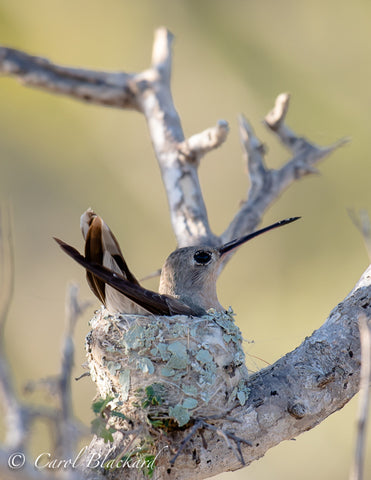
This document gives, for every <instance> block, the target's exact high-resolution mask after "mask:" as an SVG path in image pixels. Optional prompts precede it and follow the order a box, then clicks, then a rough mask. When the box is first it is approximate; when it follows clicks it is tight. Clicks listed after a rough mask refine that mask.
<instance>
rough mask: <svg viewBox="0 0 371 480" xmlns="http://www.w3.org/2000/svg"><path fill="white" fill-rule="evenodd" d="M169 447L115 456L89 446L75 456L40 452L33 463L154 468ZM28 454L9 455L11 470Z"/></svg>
mask: <svg viewBox="0 0 371 480" xmlns="http://www.w3.org/2000/svg"><path fill="white" fill-rule="evenodd" d="M168 448H169V447H168V446H164V447H163V448H162V449H161V450H159V451H158V452H157V454H156V455H151V456H147V457H143V456H140V455H137V454H136V453H135V452H128V453H126V454H125V455H124V456H119V457H115V450H114V449H111V450H109V451H108V452H107V453H106V455H100V454H98V453H95V452H87V451H88V447H87V446H85V447H83V448H82V449H81V450H80V451H79V453H78V454H77V455H76V456H75V457H74V458H68V459H63V458H57V457H54V456H53V455H52V454H51V453H49V452H42V453H40V454H39V455H38V456H37V457H36V458H35V459H34V460H33V461H32V462H31V463H33V465H34V467H35V468H36V469H37V470H67V469H77V468H79V467H84V468H90V469H98V468H104V469H105V470H113V469H119V468H130V469H138V470H143V469H149V470H153V469H154V468H155V466H156V460H157V459H158V457H159V456H160V455H161V453H163V452H164V451H165V450H167V449H168ZM26 460H27V458H26V455H25V454H24V453H22V452H14V453H12V454H11V455H9V457H8V467H9V468H10V469H11V470H20V469H21V468H23V467H24V465H25V463H26Z"/></svg>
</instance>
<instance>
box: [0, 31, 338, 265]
mask: <svg viewBox="0 0 371 480" xmlns="http://www.w3.org/2000/svg"><path fill="white" fill-rule="evenodd" d="M172 41H173V35H172V34H171V33H170V32H169V31H168V30H166V29H165V28H160V29H158V30H156V32H155V38H154V44H153V50H152V61H151V67H150V68H149V69H147V70H144V71H142V72H140V73H138V74H134V73H125V72H96V71H90V70H84V69H76V68H70V67H62V66H59V65H55V64H53V63H52V62H50V61H49V60H46V59H43V58H40V57H36V56H31V55H27V54H26V53H24V52H20V51H18V50H14V49H10V48H5V47H0V72H2V73H3V74H6V75H13V76H16V77H17V78H19V79H20V80H21V81H22V82H23V84H24V85H27V86H31V87H36V88H42V89H44V90H47V91H50V92H52V93H60V94H63V95H68V96H70V97H72V98H76V99H79V100H83V101H87V102H92V103H97V104H101V105H107V106H111V107H116V108H124V109H134V110H138V111H140V112H142V113H143V114H144V116H145V118H146V120H147V124H148V129H149V134H150V137H151V140H152V144H153V147H154V151H155V154H156V157H157V160H158V163H159V166H160V169H161V174H162V178H163V182H164V186H165V190H166V193H167V198H168V204H169V210H170V217H171V222H172V226H173V230H174V234H175V237H176V239H177V242H178V246H179V247H185V246H189V245H197V244H209V245H211V246H215V245H220V244H222V243H225V242H228V241H230V240H232V239H234V238H236V237H239V236H242V235H245V234H247V233H250V232H251V231H253V230H254V229H255V228H256V226H257V225H258V224H259V223H260V221H261V219H262V216H263V214H264V212H265V211H266V209H267V208H268V207H269V205H271V204H272V203H273V202H274V201H275V200H276V199H277V198H278V197H279V195H280V194H281V193H282V192H283V191H284V190H285V189H286V188H287V187H288V186H289V185H290V184H292V183H293V182H294V181H295V180H297V179H299V178H301V177H302V176H304V175H306V174H309V173H314V172H316V170H315V168H314V165H315V164H317V163H318V162H319V160H321V159H323V158H324V157H325V156H327V155H329V154H330V153H331V152H333V151H334V150H335V149H336V148H337V147H339V146H340V145H342V144H343V143H344V141H340V142H338V143H336V144H334V145H332V146H330V147H324V148H323V147H318V146H316V145H315V144H313V143H311V142H309V141H307V140H305V139H304V138H302V137H298V136H297V135H296V134H295V133H294V132H292V131H291V130H290V129H289V128H288V127H287V126H286V125H285V123H284V120H285V116H286V114H287V111H288V103H289V96H288V95H287V94H281V95H279V96H278V98H277V100H276V104H275V107H274V108H273V110H272V111H271V112H270V113H269V114H268V115H267V116H266V117H265V124H266V125H267V127H268V128H269V129H270V130H271V131H273V132H274V133H275V134H276V135H277V136H278V138H279V139H280V140H281V142H282V143H283V144H284V145H285V146H286V147H288V148H289V150H290V151H291V152H292V153H293V157H292V159H291V160H289V161H288V162H287V163H286V164H285V165H284V166H283V167H282V168H281V169H279V170H271V169H268V168H265V167H264V162H263V157H264V147H263V146H261V145H260V142H259V140H258V139H256V137H255V136H254V133H253V130H252V128H251V127H250V126H249V125H248V122H247V121H246V120H245V119H243V117H241V120H240V132H241V140H242V145H243V150H244V154H245V156H246V158H247V163H248V171H249V176H250V184H251V186H250V190H249V192H248V196H247V200H246V201H245V202H243V204H242V206H241V208H240V210H239V212H238V213H237V214H236V215H235V217H234V219H233V220H232V222H231V224H230V225H229V227H228V228H227V229H226V230H225V232H224V233H223V234H222V235H221V236H218V235H216V234H215V233H213V231H212V229H211V227H210V224H209V220H208V215H207V210H206V206H205V203H204V200H203V195H202V191H201V186H200V183H199V178H198V166H199V164H200V160H201V158H202V157H203V156H204V155H205V154H206V153H208V152H210V151H211V150H213V149H215V148H218V147H219V146H221V144H222V143H223V142H224V141H225V140H226V137H227V133H228V124H227V122H225V121H224V120H220V121H219V122H218V123H217V125H216V127H213V128H209V129H207V130H205V131H203V132H201V133H198V134H195V135H192V136H191V137H190V138H188V139H186V138H185V136H184V133H183V128H182V125H181V121H180V118H179V115H178V113H177V111H176V108H175V105H174V101H173V98H172V93H171V84H170V81H171V69H172ZM230 257H231V255H228V256H226V259H225V263H226V262H227V261H228V260H229V259H230Z"/></svg>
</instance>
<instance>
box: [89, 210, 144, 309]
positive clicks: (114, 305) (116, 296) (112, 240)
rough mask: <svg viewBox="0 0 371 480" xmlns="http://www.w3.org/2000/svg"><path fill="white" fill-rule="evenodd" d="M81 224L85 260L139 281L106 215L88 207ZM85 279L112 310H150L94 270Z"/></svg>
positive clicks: (137, 283)
mask: <svg viewBox="0 0 371 480" xmlns="http://www.w3.org/2000/svg"><path fill="white" fill-rule="evenodd" d="M80 225H81V230H82V234H83V237H84V239H85V258H86V260H88V261H89V262H91V263H93V264H96V265H101V266H103V267H106V268H108V269H109V270H111V271H112V272H114V273H117V274H118V275H119V276H120V277H123V278H125V279H126V280H127V281H128V282H131V283H133V284H135V285H139V282H138V280H137V279H136V278H135V276H134V275H133V274H132V273H131V271H130V270H129V267H128V266H127V264H126V262H125V259H124V256H123V254H122V252H121V249H120V246H119V244H118V241H117V240H116V237H115V236H114V234H113V233H112V232H111V230H110V228H109V227H108V225H107V224H106V223H105V222H104V221H103V219H102V218H101V217H99V216H98V215H97V214H96V213H95V212H94V211H93V210H91V209H90V208H89V209H88V210H87V211H86V212H85V213H83V215H82V216H81V219H80ZM86 279H87V281H88V284H89V286H90V288H91V290H92V291H93V293H94V294H95V295H96V296H97V297H98V298H99V300H100V301H101V302H102V303H103V304H104V305H105V307H106V308H107V309H108V310H109V311H110V312H112V313H118V312H121V313H135V314H140V313H144V314H147V313H148V312H147V311H146V310H143V309H142V308H141V307H140V306H139V305H137V304H136V303H134V302H132V301H131V300H130V299H129V298H128V297H127V296H125V295H122V294H121V293H120V292H118V291H117V290H115V289H114V288H112V287H110V286H109V285H107V283H106V282H104V281H102V280H101V279H100V278H99V277H97V276H96V275H94V274H93V273H91V272H89V271H87V272H86Z"/></svg>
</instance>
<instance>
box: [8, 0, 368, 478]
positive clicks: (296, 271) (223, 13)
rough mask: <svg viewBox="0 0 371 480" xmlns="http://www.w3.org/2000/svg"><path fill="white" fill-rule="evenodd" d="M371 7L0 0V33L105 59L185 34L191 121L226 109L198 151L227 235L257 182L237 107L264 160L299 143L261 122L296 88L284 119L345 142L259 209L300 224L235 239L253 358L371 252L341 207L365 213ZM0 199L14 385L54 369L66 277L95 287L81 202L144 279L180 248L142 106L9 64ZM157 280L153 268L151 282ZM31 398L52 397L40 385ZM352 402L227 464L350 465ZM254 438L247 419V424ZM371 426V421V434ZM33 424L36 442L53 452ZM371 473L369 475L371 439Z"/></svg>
mask: <svg viewBox="0 0 371 480" xmlns="http://www.w3.org/2000/svg"><path fill="white" fill-rule="evenodd" d="M370 14H371V4H370V3H369V2H367V1H366V0H364V1H362V0H356V1H354V2H347V1H345V0H337V1H335V0H329V1H327V2H323V1H320V0H313V1H311V2H297V1H290V0H281V1H279V2H278V1H275V0H263V1H260V2H258V1H241V0H230V1H228V2H226V1H222V0H204V1H202V2H201V1H196V0H193V1H191V0H188V1H186V0H184V1H165V0H157V1H156V2H154V1H153V0H140V1H137V2H133V1H125V0H120V1H119V0H105V1H104V2H102V1H100V0H75V1H73V2H72V1H60V0H33V1H32V2H30V1H29V0H17V1H10V0H0V43H1V44H3V45H8V46H12V47H16V48H20V49H22V50H25V51H27V52H29V53H33V54H36V55H40V56H45V57H47V58H49V59H51V60H53V61H54V62H57V63H60V64H66V65H71V66H80V67H85V68H93V69H102V70H126V71H140V70H141V69H143V68H146V67H147V66H148V65H149V60H150V53H151V46H152V38H153V31H154V29H155V28H156V27H158V26H161V25H164V26H167V27H168V28H170V29H171V30H172V32H173V33H174V34H175V36H176V41H175V45H174V48H175V54H174V70H173V93H174V100H175V103H176V106H177V109H178V112H179V113H180V115H181V118H182V121H183V127H184V130H185V133H186V135H191V134H193V133H197V132H199V131H201V130H203V129H204V128H207V127H209V126H212V125H214V124H215V122H216V121H217V120H218V119H220V118H222V119H226V120H228V121H229V122H230V126H231V132H230V137H229V139H228V141H227V143H226V144H225V145H224V146H223V147H222V148H221V149H219V150H218V151H216V152H214V153H212V154H209V155H208V156H207V157H206V158H205V159H204V160H203V162H202V165H201V168H200V177H201V182H202V187H203V191H204V195H205V200H206V202H207V207H208V211H209V217H210V221H211V224H212V226H213V228H214V231H215V232H216V233H221V232H222V231H223V230H224V228H225V227H226V226H227V224H228V223H229V221H230V220H231V218H232V216H233V215H234V213H235V212H236V210H237V208H238V204H239V201H240V200H241V199H242V198H244V197H245V195H246V191H247V187H248V181H247V178H246V175H245V166H244V164H243V161H242V156H241V150H240V144H239V138H238V127H237V119H236V116H237V114H238V113H240V112H243V113H244V114H245V115H246V116H247V118H249V120H250V121H251V122H252V123H253V125H254V127H255V129H256V132H257V134H258V135H259V136H260V138H261V139H262V140H263V141H265V142H266V143H268V146H269V155H268V157H267V161H268V164H269V165H270V166H271V167H278V166H280V165H281V164H282V163H283V162H284V161H286V160H287V159H288V154H287V152H286V151H284V150H283V149H282V148H281V147H280V146H279V145H278V144H277V142H276V140H275V138H273V137H272V136H271V135H270V134H269V132H266V131H265V129H264V127H263V125H262V124H261V119H262V118H263V116H264V115H265V114H266V113H267V112H268V110H269V109H270V108H271V107H272V105H273V102H274V99H275V97H276V95H277V94H278V93H280V92H282V91H289V92H291V94H292V102H291V109H290V112H289V115H288V123H289V125H290V126H291V127H292V128H293V129H294V130H296V131H297V132H298V133H300V134H303V135H305V136H306V137H307V138H310V139H311V140H313V141H315V142H317V143H319V144H322V145H326V144H329V143H331V142H333V141H335V140H337V139H339V138H341V137H344V136H350V137H351V140H352V141H351V143H350V144H348V145H347V146H345V147H343V148H342V149H341V150H339V151H337V152H336V153H335V154H333V155H332V156H331V157H330V158H328V159H327V160H326V161H325V162H324V163H323V164H322V165H321V166H320V170H321V173H322V175H321V176H313V177H311V178H306V179H304V180H302V181H300V182H298V183H297V184H296V185H294V186H293V187H291V188H290V189H289V191H287V192H286V193H285V194H284V195H283V196H282V198H281V199H280V200H279V201H278V202H277V203H276V204H275V205H274V206H273V207H272V208H271V209H270V211H269V212H268V213H267V215H266V216H265V218H264V224H267V223H269V222H273V221H276V220H278V219H281V218H284V217H287V216H293V215H301V216H302V217H303V219H302V220H301V221H300V223H297V224H295V225H293V226H290V227H287V228H285V229H283V230H282V231H279V232H274V233H272V234H269V235H267V236H265V237H264V238H263V237H261V238H259V240H256V241H254V242H253V243H251V244H249V245H248V246H246V247H244V248H242V249H241V250H240V251H239V252H238V254H237V255H236V256H235V257H234V259H233V260H232V261H231V263H230V265H229V266H228V268H227V269H226V270H225V272H224V273H223V275H222V277H221V279H220V281H219V285H218V286H219V296H220V299H221V301H222V303H223V304H224V305H225V306H228V305H232V306H233V308H234V310H235V312H236V313H237V322H238V325H239V326H240V328H241V330H242V332H243V335H244V337H245V338H246V340H248V341H254V343H253V344H251V343H247V342H246V345H245V350H246V352H247V354H248V362H249V365H250V367H251V368H255V369H256V368H260V367H263V366H264V363H262V362H259V361H257V360H256V359H255V358H254V357H253V356H252V355H254V356H258V357H261V358H263V359H264V360H265V361H267V362H270V363H272V362H274V361H275V360H276V359H278V358H279V357H280V356H281V355H283V354H285V353H286V352H288V351H289V350H291V349H293V348H295V347H296V346H297V345H298V344H299V343H300V342H301V341H302V340H303V339H304V337H305V336H306V335H310V334H311V333H312V331H313V330H314V329H316V328H318V327H319V326H320V325H321V324H322V323H323V321H324V320H325V319H326V317H327V315H328V314H329V312H330V310H331V309H332V308H333V307H334V306H335V305H336V304H337V303H338V302H339V301H341V300H342V299H343V298H344V296H345V295H346V294H347V293H348V292H349V291H350V290H351V289H352V288H353V286H354V284H355V282H356V281H357V280H358V278H359V277H360V275H361V273H362V272H363V270H364V269H365V268H366V267H367V265H368V259H367V255H366V252H365V249H364V246H363V243H362V239H361V237H360V234H359V233H358V232H357V231H356V229H355V228H354V227H353V225H352V224H351V221H350V219H349V217H348V214H347V208H348V207H353V208H356V209H358V208H361V207H365V208H368V209H370V211H371V189H370V153H371V144H370V134H369V128H370V113H369V112H370V93H369V88H370V84H371V67H370V54H371V33H370V32H371V30H370ZM0 105H1V108H0V200H1V201H10V202H11V204H12V208H13V213H14V230H15V232H14V234H15V249H16V291H15V298H14V302H13V305H12V309H11V312H10V316H9V319H8V324H7V328H6V342H7V351H8V354H9V357H10V361H11V366H12V368H13V371H14V375H15V379H16V383H17V387H18V388H19V391H21V387H22V385H23V384H24V382H25V381H26V380H28V379H38V378H41V377H45V376H47V375H50V374H53V373H56V372H57V371H58V369H59V364H60V342H61V336H62V333H63V329H64V299H65V291H66V286H67V284H68V282H70V281H71V280H74V281H77V282H78V283H80V284H81V295H82V298H84V299H87V298H90V299H93V297H92V295H91V294H90V291H89V290H88V288H87V286H86V285H85V280H84V274H83V272H82V270H81V269H80V268H79V267H78V266H75V265H74V264H73V263H72V262H71V261H70V260H69V259H68V258H67V257H65V256H63V254H62V253H61V252H60V251H59V250H58V248H57V247H56V245H55V243H54V242H53V241H52V236H53V235H55V236H59V237H61V238H63V239H64V240H66V241H69V242H71V243H72V244H74V245H76V246H78V247H79V248H81V247H82V239H81V236H80V231H79V217H80V214H81V213H82V212H83V211H84V210H85V209H86V208H87V207H89V206H91V207H93V208H94V209H95V210H96V211H98V212H99V213H100V214H101V215H102V216H103V217H104V218H105V220H106V222H107V223H108V224H109V225H110V226H111V227H112V229H113V231H114V232H115V234H116V236H117V237H118V238H119V240H120V243H121V245H122V248H123V251H124V252H125V256H126V259H127V261H128V263H129V265H130V266H132V268H133V270H134V271H135V273H136V274H137V275H138V276H139V277H140V276H144V275H146V274H148V273H150V272H152V271H153V270H155V269H157V268H159V267H160V266H161V264H162V262H163V261H164V259H165V257H166V256H167V254H168V253H169V252H170V251H172V250H173V249H174V247H175V240H174V236H173V234H172V230H171V226H170V221H169V216H168V210H167V203H166V198H165V195H164V191H163V187H162V185H161V178H160V174H159V171H158V168H157V165H156V161H155V158H154V154H153V151H152V149H151V143H150V139H149V136H148V132H147V128H146V124H145V122H144V118H143V117H142V116H140V115H138V114H137V113H135V112H130V111H120V110H114V109H108V108H103V107H96V106H91V105H86V104H83V103H78V102H76V101H73V100H70V99H69V98H65V97H60V96H53V95H50V94H47V93H44V92H41V91H37V90H32V89H28V88H25V87H23V86H21V85H20V84H19V83H18V82H17V81H15V80H14V79H9V78H1V79H0ZM146 286H147V287H148V288H157V282H156V281H155V280H154V281H151V282H147V283H146ZM96 306H98V303H97V302H95V301H93V305H92V307H91V309H90V311H89V312H88V313H87V314H86V315H85V316H84V318H83V319H81V320H80V322H79V325H78V328H77V331H76V335H75V343H76V350H77V358H76V368H75V372H74V373H75V376H77V375H79V374H80V373H82V371H83V370H82V368H81V364H82V363H83V362H84V337H85V335H86V334H87V332H88V331H89V327H88V319H89V316H90V315H91V313H92V312H93V310H94V308H95V307H96ZM94 394H95V390H94V387H93V385H92V383H91V381H90V380H89V379H84V380H81V381H79V382H76V383H74V384H73V395H74V402H75V409H76V414H77V416H78V417H79V418H81V419H82V420H83V421H84V422H85V423H86V424H89V422H90V421H91V419H92V413H91V410H90V405H91V401H92V398H93V396H94ZM30 400H32V401H35V402H36V401H44V398H43V396H42V395H34V396H32V397H31V399H30ZM356 410H357V399H355V400H353V401H352V402H350V404H349V405H347V406H346V407H345V408H343V410H342V411H340V412H338V413H336V414H334V415H332V416H331V417H330V418H328V419H327V420H326V421H325V422H323V423H322V424H321V425H320V426H318V427H317V428H315V429H314V430H312V431H310V432H308V433H306V434H304V435H302V436H300V437H298V438H297V439H296V441H289V442H284V443H283V444H281V445H279V446H278V447H276V448H275V449H273V450H271V451H269V452H268V453H267V455H266V456H265V457H264V458H262V459H261V460H260V461H259V462H255V463H254V464H252V465H251V466H250V467H249V468H248V469H245V470H241V471H239V472H235V473H233V474H225V475H224V476H222V477H220V478H225V479H227V478H234V479H239V478H241V479H242V478H245V477H247V478H249V479H254V480H265V479H271V478H274V479H278V480H280V479H285V480H294V479H295V480H297V479H301V480H306V479H308V480H309V479H313V478H316V480H323V479H342V478H347V474H348V469H349V465H350V462H351V455H352V452H353V445H354V439H355V414H356ZM246 435H247V437H248V432H246ZM369 440H370V435H369ZM47 445H48V440H47V436H46V429H45V426H43V425H38V426H37V429H36V434H35V437H34V443H33V449H34V452H33V453H34V454H38V453H40V452H41V451H45V448H47ZM366 471H367V475H368V476H367V475H366V478H368V479H371V442H370V441H369V445H368V461H367V470H366Z"/></svg>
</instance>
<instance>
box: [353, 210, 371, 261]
mask: <svg viewBox="0 0 371 480" xmlns="http://www.w3.org/2000/svg"><path fill="white" fill-rule="evenodd" d="M348 215H349V217H350V219H351V220H352V222H353V225H354V226H355V227H356V228H357V230H359V231H360V232H361V235H362V238H363V241H364V242H365V247H366V251H367V255H368V259H369V261H370V262H371V221H370V216H369V214H368V212H367V210H366V209H364V208H362V209H361V210H359V211H358V212H356V211H355V210H354V209H353V208H349V209H348Z"/></svg>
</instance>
